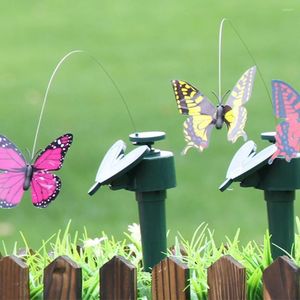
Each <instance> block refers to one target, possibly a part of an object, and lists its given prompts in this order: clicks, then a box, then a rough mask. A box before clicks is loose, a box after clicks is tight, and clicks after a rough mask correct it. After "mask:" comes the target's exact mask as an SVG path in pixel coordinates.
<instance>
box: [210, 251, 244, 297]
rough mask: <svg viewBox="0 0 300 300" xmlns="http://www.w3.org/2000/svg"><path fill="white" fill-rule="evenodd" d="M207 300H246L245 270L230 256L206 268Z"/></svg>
mask: <svg viewBox="0 0 300 300" xmlns="http://www.w3.org/2000/svg"><path fill="white" fill-rule="evenodd" d="M207 275H208V279H207V281H208V286H209V290H208V299H209V300H215V299H218V300H221V299H239V300H246V269H245V268H244V267H243V266H242V265H241V264H240V263H239V262H238V261H236V260H235V259H234V258H233V257H231V256H230V255H225V256H223V257H221V258H220V259H219V260H217V261H216V262H215V263H214V264H212V265H211V266H210V267H209V268H208V272H207Z"/></svg>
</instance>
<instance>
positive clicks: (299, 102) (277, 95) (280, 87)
mask: <svg viewBox="0 0 300 300" xmlns="http://www.w3.org/2000/svg"><path fill="white" fill-rule="evenodd" d="M272 100H273V109H274V114H275V116H276V117H277V118H284V119H292V118H293V119H296V118H298V119H299V118H300V95H299V93H298V92H297V91H296V90H295V89H293V88H292V87H291V86H290V85H289V84H287V83H286V82H283V81H280V80H272Z"/></svg>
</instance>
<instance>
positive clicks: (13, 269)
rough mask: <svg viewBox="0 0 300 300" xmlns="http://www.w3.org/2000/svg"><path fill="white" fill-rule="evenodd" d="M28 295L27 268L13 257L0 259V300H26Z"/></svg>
mask: <svg viewBox="0 0 300 300" xmlns="http://www.w3.org/2000/svg"><path fill="white" fill-rule="evenodd" d="M29 295H30V293H29V269H28V266H27V265H26V264H25V263H24V262H23V261H22V260H21V259H19V258H18V257H16V256H14V255H11V256H6V257H3V258H1V260H0V300H8V299H18V300H28V299H29Z"/></svg>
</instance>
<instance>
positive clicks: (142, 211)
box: [89, 132, 176, 271]
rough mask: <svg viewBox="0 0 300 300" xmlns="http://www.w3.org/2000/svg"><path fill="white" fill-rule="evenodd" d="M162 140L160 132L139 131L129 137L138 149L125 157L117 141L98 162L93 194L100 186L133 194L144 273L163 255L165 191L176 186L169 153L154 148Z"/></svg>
mask: <svg viewBox="0 0 300 300" xmlns="http://www.w3.org/2000/svg"><path fill="white" fill-rule="evenodd" d="M164 138H165V133H164V132H141V133H133V134H131V135H130V136H129V139H130V141H131V142H132V143H133V144H134V145H136V146H138V147H137V148H135V149H134V150H132V151H131V152H129V153H128V154H126V155H125V154H124V153H125V148H126V146H125V143H124V142H123V141H117V142H116V143H115V144H114V145H113V146H112V147H111V148H110V149H109V151H108V152H107V153H106V155H105V157H104V159H103V160H102V162H101V164H100V167H99V170H98V173H97V175H96V183H95V184H94V186H93V187H92V188H91V189H90V190H89V194H90V195H93V194H94V193H95V192H96V191H97V189H98V188H99V187H100V186H101V185H106V184H108V185H110V188H111V189H112V190H119V189H126V190H129V191H133V192H135V196H136V200H137V202H138V209H139V219H140V227H141V237H142V249H143V261H144V269H145V271H150V270H151V268H152V267H153V266H154V265H156V264H157V263H158V262H160V261H161V260H162V259H163V258H164V257H165V255H166V252H167V238H166V213H165V199H166V194H167V193H166V190H167V189H169V188H173V187H175V186H176V179H175V166H174V156H173V153H172V152H169V151H162V150H158V149H154V148H153V147H152V145H153V144H154V142H156V141H159V140H162V139H164Z"/></svg>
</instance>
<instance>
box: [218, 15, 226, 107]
mask: <svg viewBox="0 0 300 300" xmlns="http://www.w3.org/2000/svg"><path fill="white" fill-rule="evenodd" d="M226 20H227V19H225V18H224V19H222V21H221V24H220V28H219V51H218V75H219V80H218V82H219V89H218V97H217V98H218V101H219V104H221V103H222V37H223V27H224V22H225V21H226Z"/></svg>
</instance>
